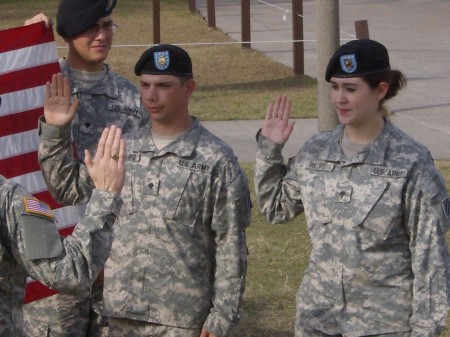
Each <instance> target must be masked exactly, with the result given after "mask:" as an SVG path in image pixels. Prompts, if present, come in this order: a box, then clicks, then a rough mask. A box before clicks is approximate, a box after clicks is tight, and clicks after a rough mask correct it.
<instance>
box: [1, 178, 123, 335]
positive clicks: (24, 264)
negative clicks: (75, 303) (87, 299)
mask: <svg viewBox="0 0 450 337" xmlns="http://www.w3.org/2000/svg"><path fill="white" fill-rule="evenodd" d="M121 205H122V199H121V198H120V196H117V195H115V194H112V193H109V192H105V191H100V190H94V192H93V194H92V199H91V200H90V201H89V203H88V205H87V209H86V215H85V216H84V218H83V219H82V220H81V222H80V223H79V225H78V226H77V227H76V229H75V231H74V232H73V234H72V235H70V236H68V237H66V239H64V240H62V239H61V238H60V237H59V234H58V231H57V229H56V226H55V224H54V221H57V219H54V218H53V213H52V212H51V210H49V209H47V206H46V205H45V204H39V201H38V200H37V199H35V198H34V197H32V196H30V195H28V194H27V192H26V191H25V190H24V189H23V188H22V187H21V186H20V185H17V184H14V183H12V182H10V181H8V180H6V179H5V178H4V177H3V176H0V297H1V301H0V335H1V336H22V332H21V331H22V310H21V308H22V302H23V297H24V293H25V282H26V277H27V275H29V276H31V277H33V278H34V279H36V280H39V281H40V282H42V283H44V284H46V285H47V286H49V287H50V288H53V289H57V290H63V291H67V292H73V293H76V292H78V291H85V290H86V289H89V286H90V285H91V283H92V282H93V281H94V280H95V278H96V277H97V275H98V274H99V272H100V271H101V270H102V268H103V266H104V263H105V261H106V259H107V257H108V253H109V251H110V248H111V242H112V225H113V223H114V221H115V220H116V217H117V216H118V214H119V212H120V208H121Z"/></svg>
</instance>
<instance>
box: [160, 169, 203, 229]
mask: <svg viewBox="0 0 450 337" xmlns="http://www.w3.org/2000/svg"><path fill="white" fill-rule="evenodd" d="M209 181H210V173H205V172H197V171H192V170H189V169H182V170H181V171H180V173H179V174H178V175H177V178H176V182H175V184H174V185H173V187H172V190H171V193H170V198H169V199H168V200H167V202H168V204H167V210H166V214H165V218H166V219H168V220H173V221H176V222H178V223H181V224H183V225H186V226H189V227H193V226H194V225H195V223H196V219H198V217H199V216H200V213H201V209H202V207H203V205H204V202H205V196H206V194H207V192H208V188H207V186H208V183H209Z"/></svg>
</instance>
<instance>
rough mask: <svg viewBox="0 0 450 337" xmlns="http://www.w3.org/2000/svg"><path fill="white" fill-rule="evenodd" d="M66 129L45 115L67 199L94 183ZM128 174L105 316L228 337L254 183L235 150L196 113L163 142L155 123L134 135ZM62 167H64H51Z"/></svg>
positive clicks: (236, 309)
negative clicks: (157, 141)
mask: <svg viewBox="0 0 450 337" xmlns="http://www.w3.org/2000/svg"><path fill="white" fill-rule="evenodd" d="M68 132H69V130H68V128H67V127H66V128H64V127H61V128H55V127H52V126H50V125H48V124H45V123H43V121H42V120H41V122H40V136H41V146H40V149H39V160H40V164H41V168H42V170H43V172H44V175H45V177H46V179H47V181H48V182H49V185H50V186H53V187H54V188H55V189H56V190H62V189H63V188H62V187H63V186H64V187H65V188H66V189H65V193H64V198H65V199H66V200H67V199H70V200H73V201H76V202H83V201H86V200H88V199H89V196H90V193H91V190H92V182H91V181H90V178H89V175H88V173H87V170H86V168H85V167H84V165H82V163H80V162H77V161H74V160H73V157H72V150H71V148H70V144H69V142H68V141H67V137H68ZM125 139H126V142H127V156H126V169H127V176H126V179H125V186H124V188H123V191H122V197H123V198H124V202H125V204H126V206H125V207H124V209H123V212H122V213H121V216H120V219H119V222H118V224H117V225H118V228H117V230H116V231H115V234H114V235H115V240H114V244H113V247H112V252H111V257H110V259H109V260H108V263H107V264H106V267H105V289H104V294H103V296H104V304H105V315H106V316H112V317H121V318H128V319H133V320H140V321H146V322H152V323H158V324H163V325H170V326H174V327H181V328H192V329H197V328H201V327H202V325H204V326H205V327H206V328H207V329H209V330H210V331H211V332H213V333H215V334H216V335H218V336H221V337H223V336H226V335H227V334H228V332H229V330H230V328H231V326H232V325H233V324H234V323H235V322H237V321H238V319H239V317H240V310H241V302H242V296H243V292H244V283H245V275H246V270H247V268H246V266H247V249H246V238H245V227H247V226H248V225H249V224H250V217H251V213H250V197H249V190H248V182H247V178H246V176H245V174H244V173H243V172H242V171H241V169H240V167H239V164H238V162H237V159H236V157H235V156H234V154H233V153H232V150H231V149H230V148H229V147H228V146H226V145H225V144H224V143H223V142H222V141H220V140H219V139H217V138H216V137H215V136H213V135H212V134H211V133H209V132H208V131H207V130H206V129H204V128H203V127H202V125H201V124H200V122H199V121H198V120H197V119H195V118H194V124H193V127H192V129H191V130H190V131H189V132H187V133H186V134H184V135H183V136H181V137H180V138H179V139H177V140H176V141H174V142H173V143H171V144H169V145H168V146H166V147H165V148H163V149H161V150H158V149H157V148H156V146H155V145H154V144H153V140H152V137H151V132H150V129H141V131H139V132H137V133H134V134H128V135H127V137H125ZM56 167H58V171H59V173H58V174H55V173H54V172H55V169H56Z"/></svg>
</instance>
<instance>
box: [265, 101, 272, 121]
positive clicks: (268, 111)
mask: <svg viewBox="0 0 450 337" xmlns="http://www.w3.org/2000/svg"><path fill="white" fill-rule="evenodd" d="M272 109H273V102H270V103H269V105H268V106H267V111H266V120H268V119H270V118H272Z"/></svg>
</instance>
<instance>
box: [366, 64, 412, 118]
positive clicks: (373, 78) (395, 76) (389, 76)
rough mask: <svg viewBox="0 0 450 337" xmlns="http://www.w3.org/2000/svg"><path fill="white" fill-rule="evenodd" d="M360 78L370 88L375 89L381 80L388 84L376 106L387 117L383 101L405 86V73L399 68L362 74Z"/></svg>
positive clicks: (387, 113) (387, 112)
mask: <svg viewBox="0 0 450 337" xmlns="http://www.w3.org/2000/svg"><path fill="white" fill-rule="evenodd" d="M362 79H363V80H364V81H365V82H366V83H367V84H368V85H369V87H370V88H371V89H376V88H377V87H378V85H379V84H380V83H381V82H386V83H387V84H388V90H387V92H386V96H384V98H383V99H382V100H381V101H380V106H379V108H378V110H379V111H380V112H381V114H382V116H383V117H388V116H389V111H388V110H387V109H386V107H385V106H384V103H385V102H386V101H387V100H389V99H391V98H392V97H395V96H396V95H397V94H398V91H399V90H400V89H402V88H403V87H404V86H406V82H407V81H406V77H405V75H403V73H402V72H401V71H400V70H387V71H383V72H381V73H377V74H373V75H370V76H363V77H362Z"/></svg>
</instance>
